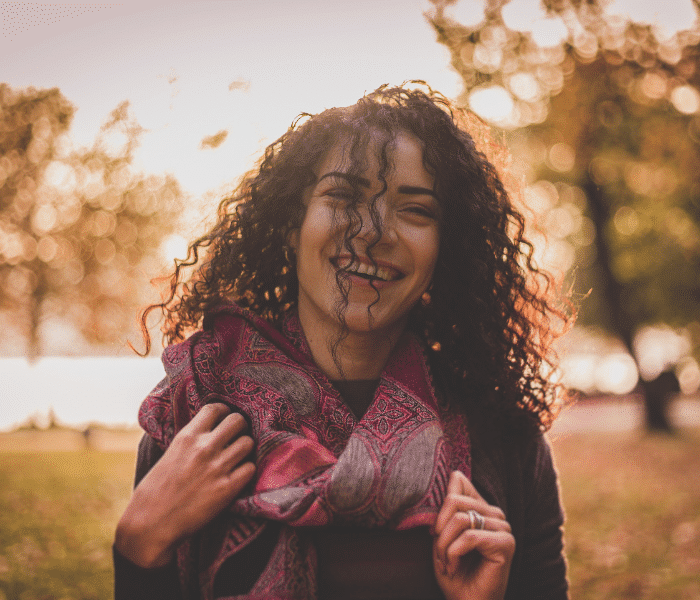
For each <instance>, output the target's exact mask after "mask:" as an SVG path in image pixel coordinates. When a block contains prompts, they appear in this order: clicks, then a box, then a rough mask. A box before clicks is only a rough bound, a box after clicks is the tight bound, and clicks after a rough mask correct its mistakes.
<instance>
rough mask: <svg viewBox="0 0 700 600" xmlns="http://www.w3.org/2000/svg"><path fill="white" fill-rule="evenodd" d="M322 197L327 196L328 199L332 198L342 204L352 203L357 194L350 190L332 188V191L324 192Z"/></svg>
mask: <svg viewBox="0 0 700 600" xmlns="http://www.w3.org/2000/svg"><path fill="white" fill-rule="evenodd" d="M324 195H325V196H328V197H329V198H333V199H335V200H341V201H344V202H352V200H353V199H354V198H355V196H356V195H357V194H356V193H355V191H354V190H352V189H346V188H334V189H332V190H328V191H327V192H325V194H324Z"/></svg>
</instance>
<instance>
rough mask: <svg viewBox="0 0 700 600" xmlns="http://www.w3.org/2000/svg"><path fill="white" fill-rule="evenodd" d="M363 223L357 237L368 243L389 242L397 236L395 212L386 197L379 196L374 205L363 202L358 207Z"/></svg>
mask: <svg viewBox="0 0 700 600" xmlns="http://www.w3.org/2000/svg"><path fill="white" fill-rule="evenodd" d="M357 211H358V213H359V216H360V219H361V223H358V225H360V227H359V231H358V233H357V238H359V239H361V240H363V241H365V242H366V243H367V245H368V246H369V245H371V246H376V245H378V244H382V243H389V242H392V241H394V239H395V238H396V232H395V229H394V222H393V213H392V211H391V210H390V209H389V205H388V203H387V201H386V199H385V198H384V197H380V198H377V199H376V200H375V201H374V203H373V204H372V205H370V204H368V203H367V202H363V203H362V204H361V205H360V206H358V207H357Z"/></svg>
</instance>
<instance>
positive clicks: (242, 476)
mask: <svg viewBox="0 0 700 600" xmlns="http://www.w3.org/2000/svg"><path fill="white" fill-rule="evenodd" d="M253 475H255V465H254V464H253V463H252V462H244V463H242V464H240V465H238V466H237V467H236V468H235V469H234V470H233V471H231V474H230V475H229V476H228V485H229V489H230V494H231V496H230V499H231V500H233V499H234V498H235V497H236V496H238V494H239V493H240V491H241V490H242V489H243V488H244V487H245V486H246V485H248V483H249V482H250V480H251V479H253Z"/></svg>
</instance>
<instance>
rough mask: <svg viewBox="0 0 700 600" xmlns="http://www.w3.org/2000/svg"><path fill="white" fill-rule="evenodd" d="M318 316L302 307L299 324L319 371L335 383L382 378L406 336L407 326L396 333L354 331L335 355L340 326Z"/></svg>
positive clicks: (397, 329) (351, 331) (394, 331)
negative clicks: (336, 381) (404, 335)
mask: <svg viewBox="0 0 700 600" xmlns="http://www.w3.org/2000/svg"><path fill="white" fill-rule="evenodd" d="M314 317H315V315H312V314H309V313H307V311H305V310H304V309H303V308H302V307H301V306H300V307H299V322H300V324H301V328H302V330H303V332H304V336H305V337H306V341H307V343H308V345H309V349H310V350H311V356H312V357H313V359H314V362H315V363H316V365H317V366H318V368H319V369H321V371H323V373H324V374H325V375H326V376H327V377H328V378H329V379H332V380H338V379H348V380H352V379H378V378H379V377H380V376H381V374H382V371H383V370H384V367H385V366H386V363H387V362H388V360H389V357H390V356H391V352H392V351H393V349H394V348H395V347H396V344H397V343H398V341H399V339H400V338H401V334H402V333H403V326H401V327H396V328H393V330H392V331H386V330H384V329H382V330H370V331H353V330H352V329H351V330H350V331H348V335H347V337H345V338H344V339H343V341H342V342H341V343H340V345H338V346H337V348H336V349H335V352H333V346H334V344H335V343H336V341H337V339H338V337H339V336H340V333H341V328H340V325H339V324H338V323H337V322H333V323H328V322H325V321H323V322H319V321H318V319H317V318H314ZM334 354H335V359H337V360H335V359H334Z"/></svg>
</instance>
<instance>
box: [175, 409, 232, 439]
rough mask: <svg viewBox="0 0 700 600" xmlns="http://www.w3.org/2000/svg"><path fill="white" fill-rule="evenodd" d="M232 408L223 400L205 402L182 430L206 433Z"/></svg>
mask: <svg viewBox="0 0 700 600" xmlns="http://www.w3.org/2000/svg"><path fill="white" fill-rule="evenodd" d="M230 412H231V409H230V408H229V407H228V406H226V405H225V404H222V403H221V402H214V403H212V404H205V405H204V406H202V408H200V409H199V412H197V414H196V415H195V416H194V417H193V419H192V420H191V421H190V422H189V423H188V424H187V425H185V427H183V428H182V431H188V432H190V433H204V432H207V431H211V430H212V429H214V427H216V425H217V424H218V423H219V422H220V421H221V420H222V419H223V418H224V417H225V416H226V415H228V414H229V413H230Z"/></svg>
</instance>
